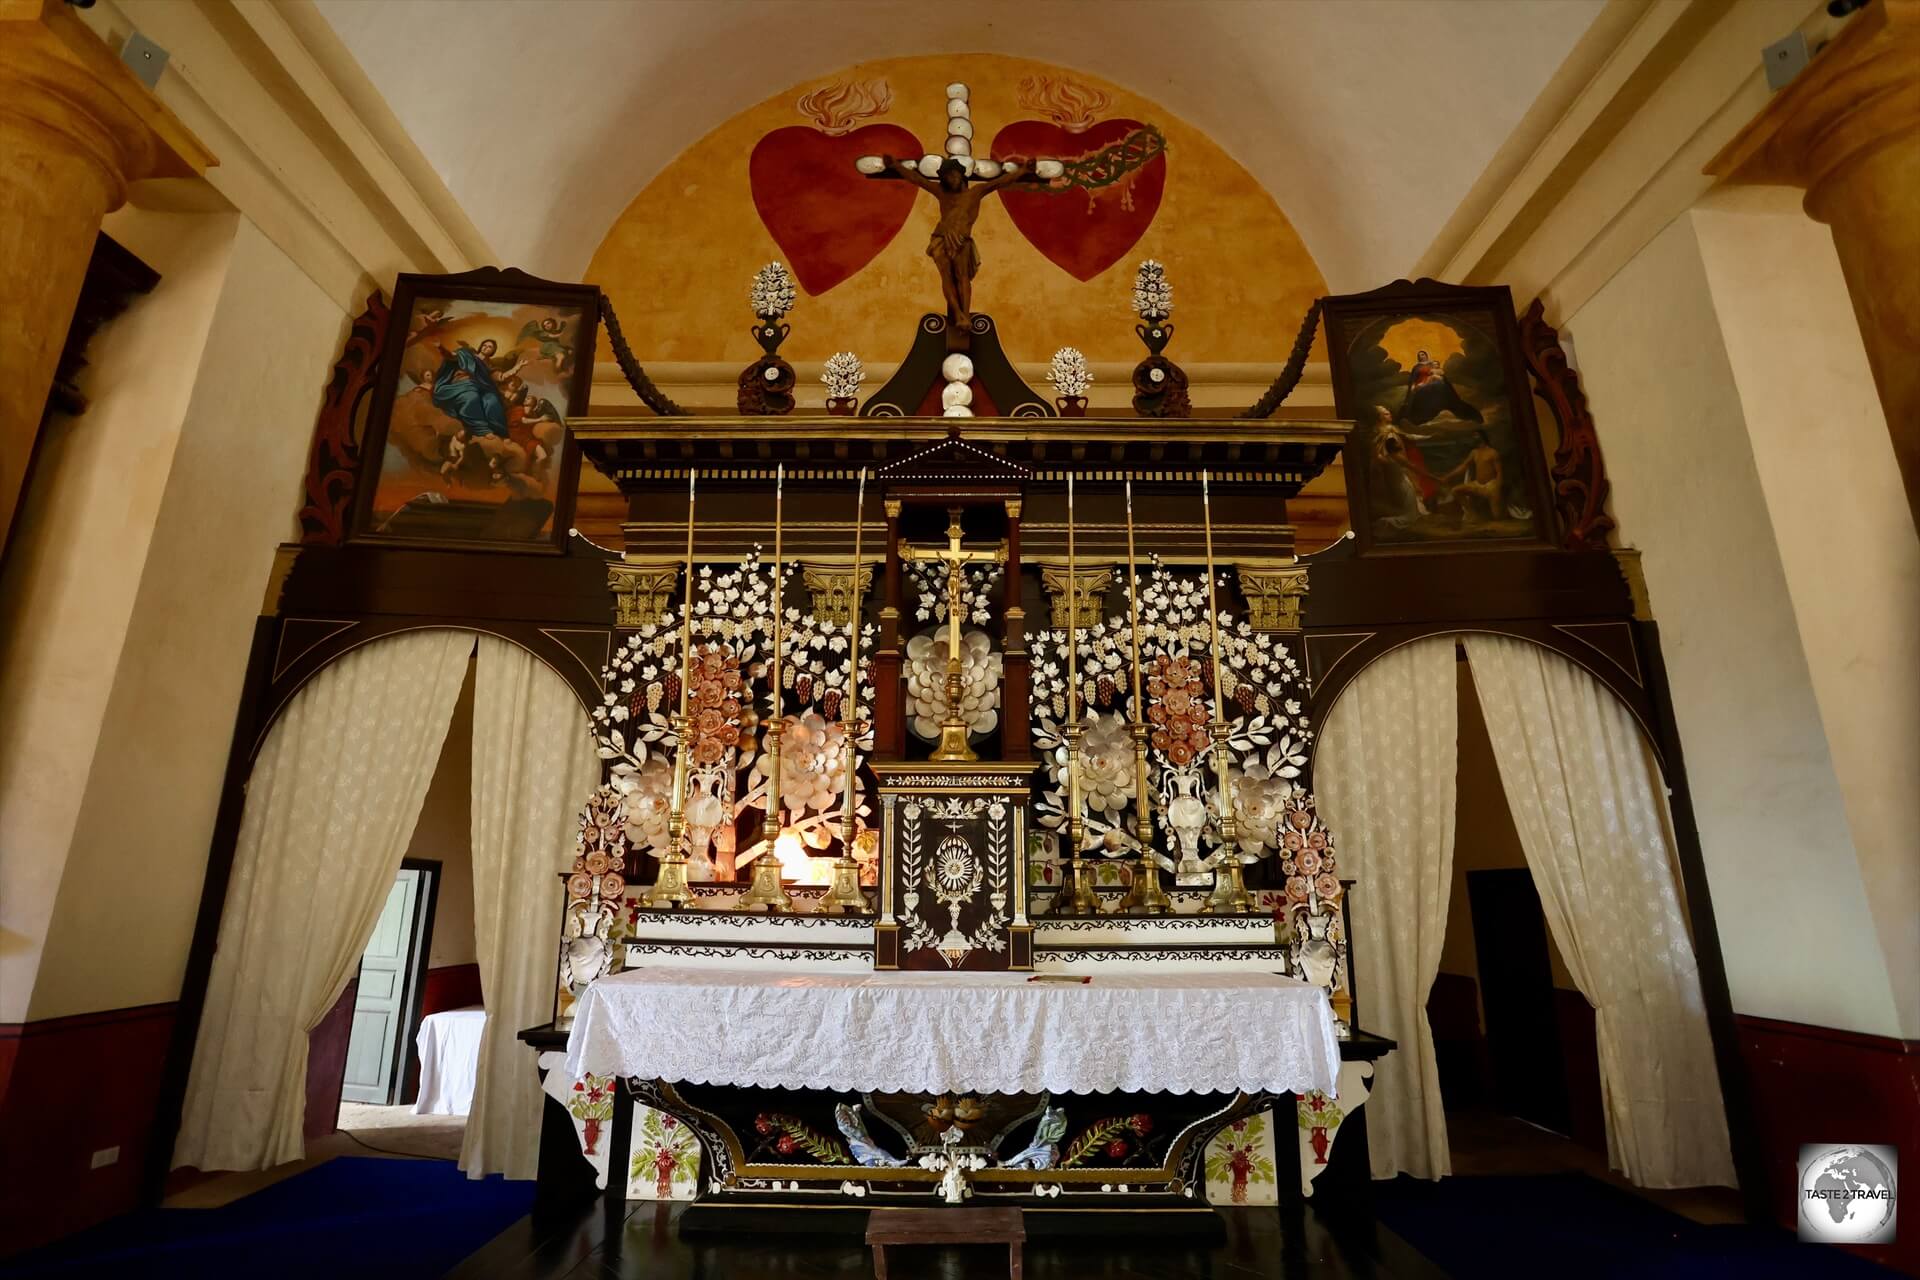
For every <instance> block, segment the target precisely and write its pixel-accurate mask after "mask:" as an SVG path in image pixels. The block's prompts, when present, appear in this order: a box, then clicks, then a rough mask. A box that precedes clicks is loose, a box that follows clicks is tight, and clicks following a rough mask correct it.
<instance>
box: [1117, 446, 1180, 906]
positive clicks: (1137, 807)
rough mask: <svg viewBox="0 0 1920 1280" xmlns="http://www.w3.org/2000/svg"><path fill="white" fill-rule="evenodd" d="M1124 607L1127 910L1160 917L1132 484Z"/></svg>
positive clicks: (1162, 894)
mask: <svg viewBox="0 0 1920 1280" xmlns="http://www.w3.org/2000/svg"><path fill="white" fill-rule="evenodd" d="M1127 604H1128V613H1129V615H1130V618H1129V621H1130V622H1131V624H1132V629H1133V702H1132V704H1131V709H1132V712H1133V723H1132V724H1130V725H1129V726H1128V732H1130V733H1131V734H1132V735H1133V789H1134V811H1135V814H1136V816H1137V818H1138V824H1137V826H1136V827H1135V834H1136V835H1138V836H1139V838H1140V861H1139V863H1138V865H1136V866H1135V867H1134V871H1133V892H1132V893H1131V894H1129V895H1128V898H1127V910H1129V911H1138V912H1141V913H1143V914H1147V915H1161V914H1164V913H1165V912H1166V911H1168V910H1169V909H1170V908H1171V907H1172V905H1173V904H1172V903H1171V902H1170V901H1169V900H1168V898H1167V891H1166V889H1164V888H1163V887H1161V884H1160V864H1159V863H1157V862H1155V861H1154V860H1153V800H1152V796H1151V793H1150V792H1149V791H1148V789H1147V716H1146V707H1147V704H1146V703H1145V702H1144V701H1142V700H1141V697H1140V568H1139V565H1138V563H1137V561H1136V560H1135V559H1134V551H1133V481H1131V480H1129V481H1127Z"/></svg>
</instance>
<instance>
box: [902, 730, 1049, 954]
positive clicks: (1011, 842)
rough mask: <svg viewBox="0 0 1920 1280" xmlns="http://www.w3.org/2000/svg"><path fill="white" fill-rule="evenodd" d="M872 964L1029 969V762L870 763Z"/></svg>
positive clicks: (1031, 944) (1030, 949)
mask: <svg viewBox="0 0 1920 1280" xmlns="http://www.w3.org/2000/svg"><path fill="white" fill-rule="evenodd" d="M873 772H874V776H875V778H876V779H878V781H879V784H880V921H879V924H878V925H876V926H875V928H874V956H873V963H874V968H876V969H938V970H941V971H948V970H963V969H964V970H972V971H975V972H989V971H994V970H1002V969H1031V968H1033V926H1032V925H1031V924H1029V923H1028V922H1027V857H1026V841H1027V802H1028V798H1029V796H1030V794H1031V784H1032V780H1033V767H1032V766H1031V765H1028V766H1024V767H1022V766H1008V765H1005V764H991V763H984V762H983V763H977V764H975V763H968V764H933V763H928V762H924V761H923V762H918V763H912V764H907V763H891V762H888V763H878V764H875V765H874V766H873Z"/></svg>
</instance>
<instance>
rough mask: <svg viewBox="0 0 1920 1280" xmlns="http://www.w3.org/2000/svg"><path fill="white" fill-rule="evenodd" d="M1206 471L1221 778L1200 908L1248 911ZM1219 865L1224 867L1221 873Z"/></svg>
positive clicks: (1203, 485)
mask: <svg viewBox="0 0 1920 1280" xmlns="http://www.w3.org/2000/svg"><path fill="white" fill-rule="evenodd" d="M1207 482H1208V474H1207V473H1206V472H1205V471H1202V472H1201V473H1200V511H1201V521H1202V524H1203V526H1204V528H1205V530H1206V541H1207V626H1208V628H1209V634H1210V635H1211V637H1212V641H1213V725H1212V726H1211V732H1212V735H1213V770H1214V773H1215V774H1216V775H1218V777H1219V779H1220V861H1219V863H1218V864H1216V865H1215V867H1214V869H1213V893H1212V894H1211V895H1210V896H1209V897H1208V898H1207V901H1206V905H1205V906H1203V907H1202V908H1201V910H1202V911H1205V912H1232V911H1250V910H1252V909H1253V900H1252V899H1251V898H1249V897H1248V896H1247V884H1246V880H1245V878H1244V877H1243V875H1242V874H1241V870H1240V843H1239V829H1238V827H1237V826H1236V825H1235V823H1234V818H1233V774H1232V773H1231V772H1229V769H1228V765H1229V762H1230V760H1231V757H1230V756H1229V754H1228V751H1227V739H1228V738H1230V737H1231V736H1233V731H1232V730H1231V729H1229V728H1228V727H1227V684H1226V679H1225V676H1224V668H1223V667H1222V666H1221V663H1220V603H1219V600H1218V599H1217V598H1216V595H1215V584H1214V568H1213V500H1212V498H1211V496H1210V494H1209V493H1208V483H1207ZM1222 868H1225V871H1224V873H1223V871H1222Z"/></svg>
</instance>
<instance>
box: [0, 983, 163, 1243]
mask: <svg viewBox="0 0 1920 1280" xmlns="http://www.w3.org/2000/svg"><path fill="white" fill-rule="evenodd" d="M174 1016H175V1006H174V1004H173V1003H172V1002H168V1003H165V1004H149V1005H140V1006H138V1007H136V1008H131V1009H109V1010H105V1011H103V1012H100V1013H82V1014H75V1015H73V1016H72V1017H67V1018H45V1019H42V1020H40V1021H38V1022H25V1023H20V1022H14V1023H0V1255H7V1254H13V1253H17V1252H19V1251H21V1250H23V1249H30V1248H33V1247H34V1246H36V1245H41V1244H45V1243H47V1242H48V1241H50V1240H56V1239H59V1238H60V1237H61V1236H65V1235H70V1234H71V1233H73V1232H75V1231H79V1230H82V1229H83V1228H86V1227H90V1226H93V1225H94V1224H95V1223H98V1222H103V1221H105V1220H106V1219H108V1218H111V1217H113V1216H115V1215H116V1214H120V1213H124V1212H126V1211H127V1210H129V1209H132V1208H133V1207H134V1206H135V1204H136V1203H137V1202H138V1200H139V1196H140V1178H141V1174H142V1172H143V1171H144V1169H145V1165H146V1159H147V1142H148V1137H149V1134H150V1133H151V1132H152V1129H153V1116H154V1108H155V1107H156V1105H157V1104H158V1100H159V1089H160V1074H161V1068H162V1066H163V1065H164V1064H165V1061H166V1056H167V1044H168V1041H169V1039H170V1038H171V1036H172V1035H173V1022H174ZM106 1064H111V1066H110V1068H109V1067H108V1066H107V1065H106ZM112 1147H118V1148H119V1149H120V1153H119V1157H118V1158H117V1159H116V1160H114V1161H113V1162H112V1163H111V1164H107V1165H105V1166H103V1167H102V1168H98V1169H95V1168H92V1167H91V1165H92V1161H93V1156H94V1153H95V1152H98V1151H105V1150H107V1149H109V1148H112Z"/></svg>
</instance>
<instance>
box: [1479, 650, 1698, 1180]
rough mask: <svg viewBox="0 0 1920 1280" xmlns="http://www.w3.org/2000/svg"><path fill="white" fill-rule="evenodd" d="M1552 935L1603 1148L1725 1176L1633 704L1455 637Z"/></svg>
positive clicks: (1682, 1171)
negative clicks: (1599, 1113)
mask: <svg viewBox="0 0 1920 1280" xmlns="http://www.w3.org/2000/svg"><path fill="white" fill-rule="evenodd" d="M1466 646H1467V658H1468V661H1469V662H1471V663H1472V666H1473V678H1474V685H1475V687H1476V688H1478V690H1479V693H1480V705H1481V707H1482V709H1483V710H1484V711H1485V712H1486V721H1487V734H1488V736H1489V737H1490V738H1491V739H1492V740H1493V752H1494V757H1495V759H1496V760H1497V761H1498V762H1499V766H1500V782H1501V785H1502V786H1503V787H1504V788H1505V790H1506V793H1507V805H1508V807H1509V808H1510V809H1511V810H1512V812H1513V820H1514V826H1515V827H1516V828H1517V829H1518V830H1519V833H1520V844H1521V847H1522V848H1523V849H1524V850H1525V852H1526V857H1527V865H1528V867H1529V868H1530V869H1531V870H1532V871H1533V879H1534V883H1535V885H1537V886H1538V888H1539V890H1540V905H1541V908H1542V910H1543V912H1544V913H1545V915H1546V918H1547V927H1548V928H1550V929H1551V930H1552V931H1553V940H1554V943H1555V945H1556V946H1558V947H1559V948H1560V954H1561V956H1562V957H1563V958H1564V959H1565V960H1566V962H1567V969H1568V971H1569V972H1570V973H1571V974H1572V975H1573V979H1574V981H1575V982H1576V983H1577V984H1579V987H1580V991H1581V994H1583V995H1585V996H1586V998H1587V1001H1588V1003H1589V1004H1591V1005H1593V1007H1594V1015H1595V1025H1596V1030H1597V1034H1598V1039H1599V1042H1600V1085H1601V1092H1602V1095H1603V1097H1604V1100H1605V1106H1606V1116H1607V1155H1608V1159H1609V1161H1610V1162H1611V1163H1612V1165H1613V1167H1614V1168H1616V1169H1619V1170H1620V1171H1621V1172H1622V1173H1624V1174H1626V1176H1627V1177H1628V1178H1630V1179H1632V1180H1633V1181H1634V1182H1635V1183H1637V1184H1639V1185H1641V1186H1648V1187H1687V1186H1701V1185H1706V1184H1710V1183H1711V1184H1719V1185H1725V1186H1732V1185H1734V1176H1733V1157H1732V1154H1731V1152H1730V1150H1729V1147H1728V1142H1727V1124H1726V1109H1725V1107H1724V1105H1723V1104H1722V1102H1721V1096H1720V1077H1719V1073H1718V1071H1717V1070H1716V1068H1715V1064H1714V1058H1713V1043H1712V1040H1711V1038H1710V1036H1709V1034H1708V1031H1707V1018H1706V1005H1705V1001H1704V1000H1703V998H1702V996H1701V993H1700V973H1699V965H1698V963H1697V961H1696V959H1695V956H1694V950H1693V943H1692V940H1691V939H1690V938H1689V937H1688V935H1687V927H1686V920H1685V916H1684V914H1683V913H1682V910H1681V907H1680V895H1679V890H1678V886H1677V885H1676V883H1675V881H1674V875H1673V865H1674V861H1673V838H1672V827H1671V819H1670V816H1669V814H1668V812H1667V805H1666V799H1665V784H1664V783H1663V782H1662V780H1661V777H1660V768H1659V764H1658V763H1657V761H1656V760H1655V759H1654V755H1653V751H1652V749H1651V748H1650V747H1649V746H1648V745H1647V742H1646V739H1645V738H1644V737H1642V736H1641V733H1640V729H1639V726H1638V725H1637V724H1636V723H1635V722H1634V719H1633V716H1632V715H1631V713H1629V712H1628V710H1627V708H1626V707H1625V706H1623V705H1622V704H1621V703H1620V701H1619V699H1617V698H1615V697H1614V696H1613V694H1612V693H1610V692H1609V691H1608V690H1607V689H1606V688H1605V687H1604V686H1603V685H1601V684H1600V682H1599V681H1598V680H1596V679H1594V678H1593V677H1592V676H1591V675H1589V674H1588V673H1587V672H1585V671H1583V670H1581V669H1580V668H1579V667H1578V666H1576V665H1575V664H1574V663H1572V662H1570V661H1568V660H1567V659H1566V658H1564V657H1561V656H1560V655H1559V654H1556V653H1551V652H1549V651H1548V650H1546V649H1542V648H1540V647H1539V646H1537V645H1533V644H1529V643H1528V642H1526V641H1524V640H1516V639H1514V638H1512V637H1510V636H1494V635H1475V636H1470V637H1468V638H1467V641H1466Z"/></svg>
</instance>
